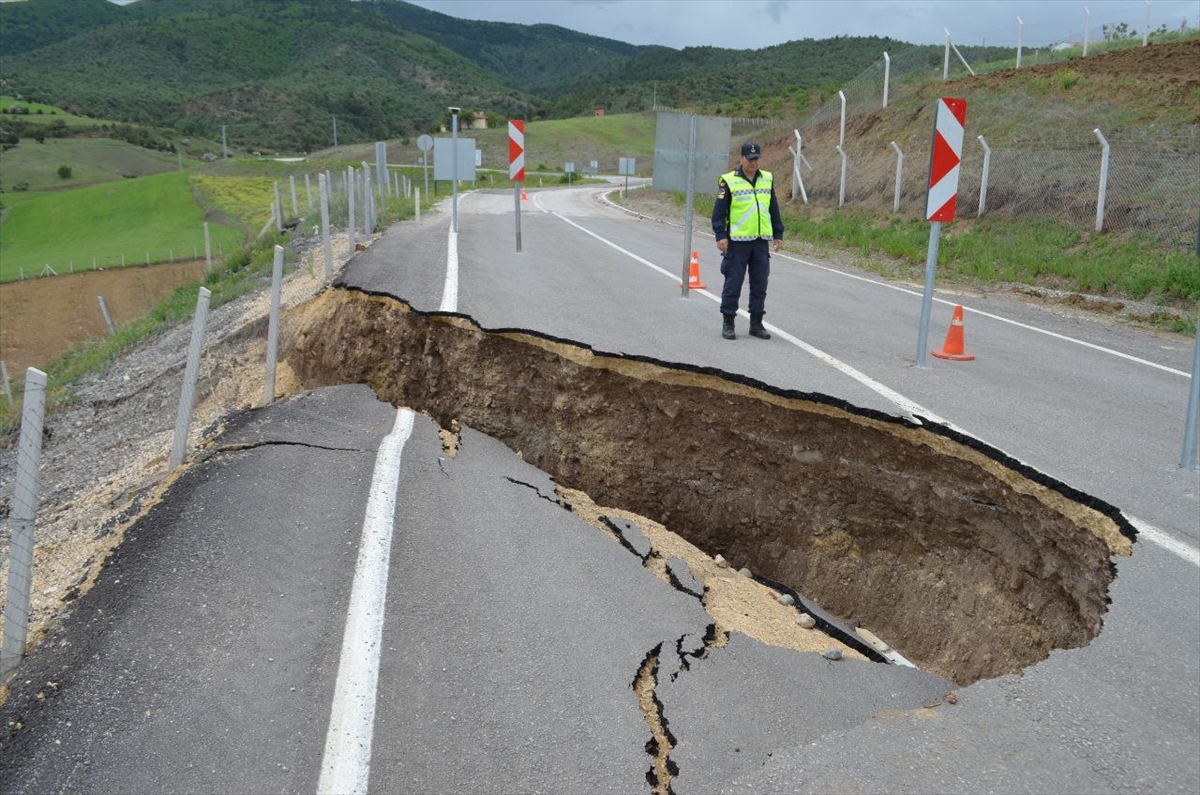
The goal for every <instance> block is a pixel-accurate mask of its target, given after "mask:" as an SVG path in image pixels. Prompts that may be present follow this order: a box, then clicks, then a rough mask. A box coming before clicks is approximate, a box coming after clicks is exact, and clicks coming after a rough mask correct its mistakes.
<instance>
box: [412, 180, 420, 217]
mask: <svg viewBox="0 0 1200 795" xmlns="http://www.w3.org/2000/svg"><path fill="white" fill-rule="evenodd" d="M413 194H414V195H415V196H416V197H417V198H416V201H414V202H413V205H414V206H415V207H416V208H417V221H420V220H421V189H420V188H416V187H414V188H413Z"/></svg>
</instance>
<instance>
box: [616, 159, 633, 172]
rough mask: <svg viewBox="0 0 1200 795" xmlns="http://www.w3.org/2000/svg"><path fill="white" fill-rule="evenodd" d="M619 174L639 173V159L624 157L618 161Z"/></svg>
mask: <svg viewBox="0 0 1200 795" xmlns="http://www.w3.org/2000/svg"><path fill="white" fill-rule="evenodd" d="M617 173H618V174H628V175H630V176H632V175H633V174H636V173H637V161H636V160H635V159H634V158H632V157H622V158H621V159H620V160H619V161H618V163H617Z"/></svg>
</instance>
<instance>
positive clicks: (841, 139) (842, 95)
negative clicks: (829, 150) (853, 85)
mask: <svg viewBox="0 0 1200 795" xmlns="http://www.w3.org/2000/svg"><path fill="white" fill-rule="evenodd" d="M838 98H839V99H841V101H842V126H841V128H840V132H838V146H845V145H846V92H845V91H839V92H838Z"/></svg>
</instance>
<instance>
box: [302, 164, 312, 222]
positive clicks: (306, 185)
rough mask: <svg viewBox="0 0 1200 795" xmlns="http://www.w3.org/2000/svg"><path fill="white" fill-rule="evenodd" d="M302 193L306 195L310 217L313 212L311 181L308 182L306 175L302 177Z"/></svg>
mask: <svg viewBox="0 0 1200 795" xmlns="http://www.w3.org/2000/svg"><path fill="white" fill-rule="evenodd" d="M304 191H305V193H307V194H308V213H309V215H311V214H312V211H313V198H312V181H311V180H309V178H308V174H305V175H304Z"/></svg>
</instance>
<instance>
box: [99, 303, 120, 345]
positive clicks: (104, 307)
mask: <svg viewBox="0 0 1200 795" xmlns="http://www.w3.org/2000/svg"><path fill="white" fill-rule="evenodd" d="M96 300H97V301H99V302H100V314H102V315H104V322H105V324H106V325H107V326H108V336H110V337H115V336H117V329H116V328H115V327H114V326H113V319H112V313H110V312H109V311H108V304H107V303H105V301H104V296H102V295H98V296H96Z"/></svg>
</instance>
